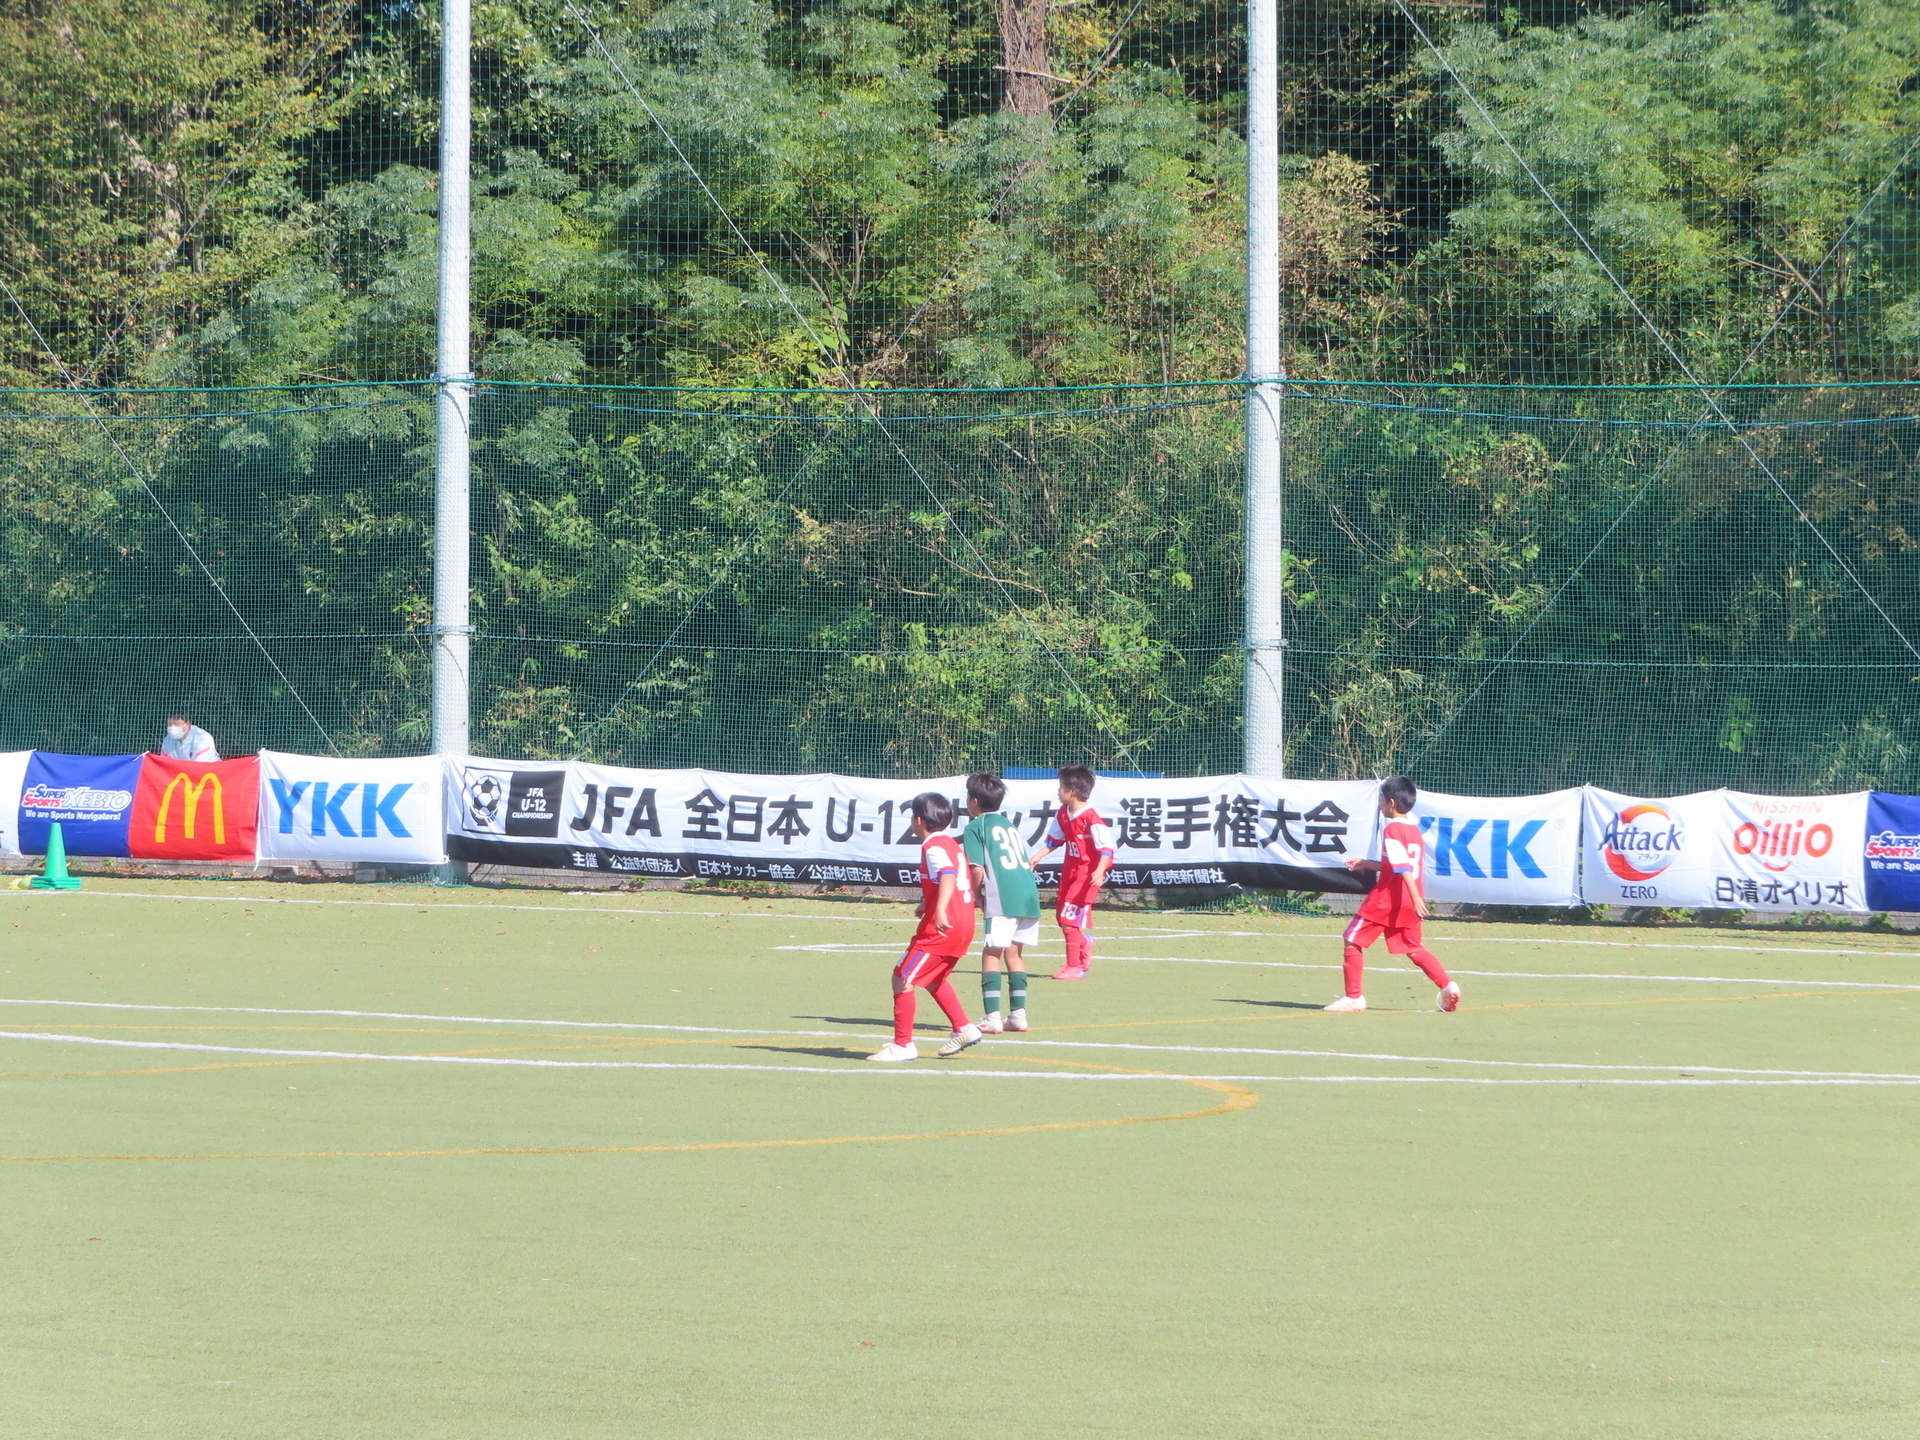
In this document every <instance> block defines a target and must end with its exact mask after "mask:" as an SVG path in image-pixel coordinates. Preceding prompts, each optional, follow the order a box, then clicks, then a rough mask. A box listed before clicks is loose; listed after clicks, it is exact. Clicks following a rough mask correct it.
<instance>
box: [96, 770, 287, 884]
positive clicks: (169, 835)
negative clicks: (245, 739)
mask: <svg viewBox="0 0 1920 1440" xmlns="http://www.w3.org/2000/svg"><path fill="white" fill-rule="evenodd" d="M142 759H143V763H142V764H141V766H140V781H139V784H138V785H137V786H136V787H135V788H134V792H133V816H132V822H131V824H130V825H129V827H128V835H127V853H128V854H129V855H131V856H132V857H133V858H134V859H136V860H247V861H250V860H252V859H253V858H254V831H255V829H256V827H257V825H258V823H259V816H260V762H259V760H257V759H256V758H255V757H253V756H251V755H248V756H246V757H245V758H243V759H239V760H216V761H214V762H213V763H211V764H206V763H202V762H200V761H195V760H174V759H170V758H168V757H167V756H165V755H147V756H144V757H142Z"/></svg>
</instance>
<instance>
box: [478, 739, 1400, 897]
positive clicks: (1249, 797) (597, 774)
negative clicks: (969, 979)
mask: <svg viewBox="0 0 1920 1440" xmlns="http://www.w3.org/2000/svg"><path fill="white" fill-rule="evenodd" d="M448 767H449V774H448V782H447V816H446V828H447V834H448V840H447V850H448V853H449V854H450V855H451V856H452V857H453V858H454V859H456V860H467V861H474V862H479V863H485V864H496V865H524V866H531V867H535V868H546V869H565V870H589V871H593V870H597V871H607V872H612V873H617V874H619V873H624V874H632V875H655V876H703V875H704V876H725V877H730V878H739V879H755V880H804V881H812V882H834V881H839V882H845V883H851V884H862V885H906V884H911V883H913V878H914V874H915V867H916V865H917V863H918V842H917V841H915V839H914V838H913V834H912V816H911V811H910V806H911V804H912V800H913V797H914V796H915V795H917V794H920V793H921V792H922V791H927V790H932V791H936V792H938V793H939V794H942V795H945V796H948V797H949V798H950V799H951V800H952V801H953V803H954V809H955V816H956V818H955V822H954V825H953V827H952V828H953V829H954V830H955V831H958V830H960V829H961V828H963V827H964V825H965V823H966V779H965V777H964V776H956V775H948V776H942V777H939V778H937V779H926V780H868V779H860V778H856V777H853V776H845V775H736V774H730V773H727V772H723V771H716V770H630V769H622V768H615V767H611V766H604V765H588V764H584V763H580V762H573V763H554V764H540V763H531V762H521V761H508V760H482V759H461V760H455V761H450V762H448ZM1378 793H1379V789H1378V786H1377V785H1375V784H1374V783H1373V782H1372V781H1266V780H1254V779H1250V778H1248V777H1246V776H1240V775H1228V776H1213V777H1209V778H1202V779H1193V780H1136V779H1120V778H1111V777H1106V776H1102V777H1100V779H1099V781H1098V783H1097V784H1096V785H1095V788H1094V794H1093V805H1094V808H1095V809H1096V810H1097V811H1099V813H1100V814H1101V816H1102V817H1103V818H1104V819H1105V820H1106V821H1107V822H1108V824H1110V825H1111V826H1112V827H1113V830H1114V835H1115V859H1114V868H1113V873H1112V876H1111V878H1110V880H1109V882H1108V883H1109V884H1112V885H1115V886H1148V885H1151V886H1195V885H1224V884H1229V883H1233V884H1252V885H1263V886H1273V887H1280V888H1286V889H1295V890H1334V891H1346V892H1349V893H1352V892H1357V891H1360V890H1363V889H1365V888H1366V885H1367V882H1368V878H1369V877H1366V876H1356V875H1351V874H1349V873H1348V872H1347V870H1346V864H1345V862H1346V859H1347V857H1348V856H1349V855H1360V856H1364V855H1366V854H1368V853H1369V851H1370V848H1371V846H1372V843H1373V836H1374V830H1375V821H1376V818H1377V815H1376V808H1375V807H1376V798H1377V796H1378ZM1058 809H1059V794H1058V786H1057V785H1056V784H1055V782H1054V781H1052V780H1010V781H1008V782H1007V798H1006V802H1005V804H1004V806H1003V811H1004V813H1006V814H1007V816H1008V817H1009V818H1010V819H1012V820H1013V821H1014V823H1015V824H1016V825H1018V826H1019V827H1020V830H1021V833H1022V835H1023V836H1025V837H1026V839H1027V843H1028V845H1029V846H1030V847H1034V848H1038V846H1039V845H1040V844H1041V843H1042V841H1043V840H1044V838H1045V835H1046V831H1047V826H1048V824H1049V822H1050V821H1051V820H1052V818H1053V816H1054V814H1055V813H1056V812H1057V811H1058ZM1056 870H1057V865H1049V866H1046V867H1043V868H1042V870H1041V876H1042V878H1043V880H1047V879H1051V878H1052V877H1053V875H1054V873H1055V872H1056Z"/></svg>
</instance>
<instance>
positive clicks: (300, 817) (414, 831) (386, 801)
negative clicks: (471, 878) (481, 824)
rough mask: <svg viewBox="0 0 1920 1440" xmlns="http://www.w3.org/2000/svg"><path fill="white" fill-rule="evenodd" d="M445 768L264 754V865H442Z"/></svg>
mask: <svg viewBox="0 0 1920 1440" xmlns="http://www.w3.org/2000/svg"><path fill="white" fill-rule="evenodd" d="M443 763H444V762H443V761H442V760H441V759H440V757H438V756H435V755H428V756H425V757H423V758H420V759H417V760H323V759H319V758H317V757H315V756H311V755H284V754H281V753H280V752H278V751H275V750H262V751H261V752H260V779H259V786H260V810H259V822H258V824H259V831H258V834H259V858H260V859H262V860H352V861H357V862H362V863H381V864H399V865H438V864H439V863H441V862H442V861H443V860H445V859H446V858H447V856H446V839H445V835H444V833H443V831H442V829H441V824H442V809H443V806H442V800H441V794H440V789H441V775H442V771H443Z"/></svg>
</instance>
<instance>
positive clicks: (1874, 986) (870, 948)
mask: <svg viewBox="0 0 1920 1440" xmlns="http://www.w3.org/2000/svg"><path fill="white" fill-rule="evenodd" d="M770 948H772V949H774V950H800V951H808V952H811V953H813V954H819V955H881V954H890V953H892V947H889V946H885V945H844V944H840V943H838V942H835V941H828V942H827V943H825V944H822V945H775V946H772V947H770ZM1700 948H1708V947H1700ZM1749 953H1753V954H1763V955H1764V954H1781V955H1791V954H1800V953H1802V952H1800V951H1791V950H1781V951H1753V952H1749ZM1815 953H1818V954H1840V953H1844V952H1840V951H1818V952H1815ZM1851 953H1858V954H1874V955H1880V954H1887V953H1889V952H1886V951H1878V950H1875V951H1858V952H1851ZM1094 959H1095V961H1096V962H1097V963H1100V964H1107V963H1110V962H1111V963H1115V964H1123V965H1237V966H1243V967H1245V968H1248V969H1253V970H1328V969H1331V968H1333V962H1332V961H1327V962H1325V963H1323V964H1319V965H1312V964H1307V963H1305V962H1303V961H1299V960H1214V959H1209V958H1204V957H1201V956H1198V955H1108V954H1103V953H1101V952H1100V951H1098V950H1096V951H1095V952H1094ZM1447 973H1448V974H1450V975H1471V976H1473V977H1474V978H1475V979H1481V980H1640V981H1658V982H1662V983H1669V982H1670V983H1674V984H1685V985H1794V986H1814V987H1821V986H1824V987H1827V988H1829V989H1835V990H1920V985H1902V984H1898V983H1895V982H1885V983H1882V982H1878V981H1873V980H1763V979H1758V978H1755V977H1752V976H1746V975H1625V974H1610V973H1609V974H1579V973H1574V972H1566V971H1545V970H1456V969H1454V968H1453V967H1452V966H1448V967H1447Z"/></svg>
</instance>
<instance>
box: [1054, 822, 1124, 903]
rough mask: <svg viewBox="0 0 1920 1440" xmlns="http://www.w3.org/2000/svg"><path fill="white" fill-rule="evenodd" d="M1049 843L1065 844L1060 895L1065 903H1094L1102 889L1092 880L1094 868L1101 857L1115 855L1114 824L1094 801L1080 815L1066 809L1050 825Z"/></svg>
mask: <svg viewBox="0 0 1920 1440" xmlns="http://www.w3.org/2000/svg"><path fill="white" fill-rule="evenodd" d="M1047 844H1048V846H1049V847H1056V846H1057V847H1064V848H1065V850H1066V852H1067V854H1066V858H1065V859H1064V860H1062V861H1061V862H1060V899H1059V902H1058V903H1060V904H1062V905H1091V904H1092V903H1093V900H1094V897H1095V896H1096V895H1098V894H1099V893H1100V891H1099V888H1098V887H1097V886H1096V885H1095V884H1094V883H1093V870H1094V867H1095V866H1096V865H1098V864H1099V863H1100V858H1101V857H1102V856H1105V857H1106V858H1107V860H1109V861H1111V860H1112V859H1113V827H1112V826H1111V825H1109V824H1107V822H1106V821H1104V820H1102V819H1101V818H1100V812H1099V811H1097V810H1095V809H1094V808H1093V807H1092V806H1091V805H1089V806H1088V807H1087V808H1086V809H1084V810H1082V811H1081V812H1080V813H1079V814H1078V815H1069V814H1068V813H1067V812H1066V811H1065V810H1064V809H1062V810H1060V811H1059V812H1058V813H1057V814H1055V815H1054V817H1053V823H1052V824H1051V825H1049V826H1047Z"/></svg>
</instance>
